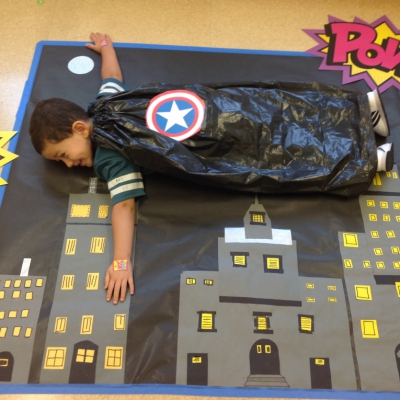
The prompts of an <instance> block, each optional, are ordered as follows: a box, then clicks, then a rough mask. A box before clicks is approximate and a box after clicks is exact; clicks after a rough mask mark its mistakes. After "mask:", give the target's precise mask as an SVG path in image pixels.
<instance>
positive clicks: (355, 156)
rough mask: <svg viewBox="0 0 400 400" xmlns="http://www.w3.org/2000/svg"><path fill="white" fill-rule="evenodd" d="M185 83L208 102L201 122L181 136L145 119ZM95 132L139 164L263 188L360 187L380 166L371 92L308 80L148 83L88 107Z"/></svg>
mask: <svg viewBox="0 0 400 400" xmlns="http://www.w3.org/2000/svg"><path fill="white" fill-rule="evenodd" d="M178 89H183V90H188V91H191V92H193V93H195V94H197V95H198V96H199V97H201V98H202V99H203V100H204V102H205V107H206V112H205V117H204V121H203V124H202V127H201V130H200V132H199V133H197V134H196V135H194V136H192V137H190V138H189V139H186V140H184V141H183V142H178V141H176V140H174V139H171V138H169V137H166V136H163V135H161V134H159V133H157V132H154V131H152V130H150V129H148V128H147V127H146V120H145V115H146V109H147V107H148V105H149V102H150V100H151V99H152V98H153V97H154V96H156V95H158V94H160V93H162V92H165V91H169V90H178ZM88 112H89V115H90V116H91V117H92V119H93V122H94V131H93V136H92V138H93V141H94V142H95V143H96V144H97V145H98V146H103V147H108V148H113V149H116V150H118V151H120V152H121V153H122V154H123V155H124V156H126V157H128V158H129V159H132V160H134V162H135V163H136V164H138V165H140V166H142V167H145V168H148V169H150V170H153V171H157V172H161V173H164V174H167V175H170V176H174V177H177V178H182V179H186V180H190V181H192V182H197V183H200V184H208V185H213V186H219V187H224V188H230V189H236V190H241V191H251V192H264V193H297V192H329V193H333V194H338V195H343V196H354V195H358V194H360V193H362V192H363V191H365V190H367V189H368V187H369V186H370V184H371V182H372V180H373V177H374V175H375V173H376V166H377V155H376V144H375V137H374V132H373V128H372V123H371V118H370V108H369V103H368V97H367V95H366V94H361V93H358V92H353V91H347V90H343V89H339V88H337V87H333V86H327V85H322V84H318V83H305V82H297V83H296V82H287V83H285V82H276V81H267V82H255V83H254V82H251V83H238V84H226V85H222V84H219V85H210V86H203V85H182V86H176V85H166V84H154V85H146V86H142V87H140V88H138V89H136V90H134V91H130V92H124V93H121V94H117V95H112V96H106V97H103V98H101V99H99V100H98V101H96V102H95V103H93V104H92V105H91V106H90V107H89V110H88Z"/></svg>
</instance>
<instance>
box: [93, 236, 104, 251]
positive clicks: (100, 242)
mask: <svg viewBox="0 0 400 400" xmlns="http://www.w3.org/2000/svg"><path fill="white" fill-rule="evenodd" d="M105 247H106V238H105V237H93V238H92V243H91V245H90V252H91V253H97V254H100V253H104V249H105Z"/></svg>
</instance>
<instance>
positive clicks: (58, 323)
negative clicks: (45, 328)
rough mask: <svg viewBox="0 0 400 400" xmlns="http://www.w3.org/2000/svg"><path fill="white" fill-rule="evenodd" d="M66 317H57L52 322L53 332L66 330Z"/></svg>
mask: <svg viewBox="0 0 400 400" xmlns="http://www.w3.org/2000/svg"><path fill="white" fill-rule="evenodd" d="M67 321H68V318H67V317H57V318H56V320H55V323H54V333H65V332H66V330H67Z"/></svg>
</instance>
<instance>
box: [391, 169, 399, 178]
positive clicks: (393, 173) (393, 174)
mask: <svg viewBox="0 0 400 400" xmlns="http://www.w3.org/2000/svg"><path fill="white" fill-rule="evenodd" d="M392 178H393V179H398V178H399V176H398V175H397V172H396V171H392Z"/></svg>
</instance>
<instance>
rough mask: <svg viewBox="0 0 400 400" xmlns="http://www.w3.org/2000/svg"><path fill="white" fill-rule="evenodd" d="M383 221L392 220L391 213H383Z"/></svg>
mask: <svg viewBox="0 0 400 400" xmlns="http://www.w3.org/2000/svg"><path fill="white" fill-rule="evenodd" d="M382 219H383V222H390V215H389V214H383V217H382Z"/></svg>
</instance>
